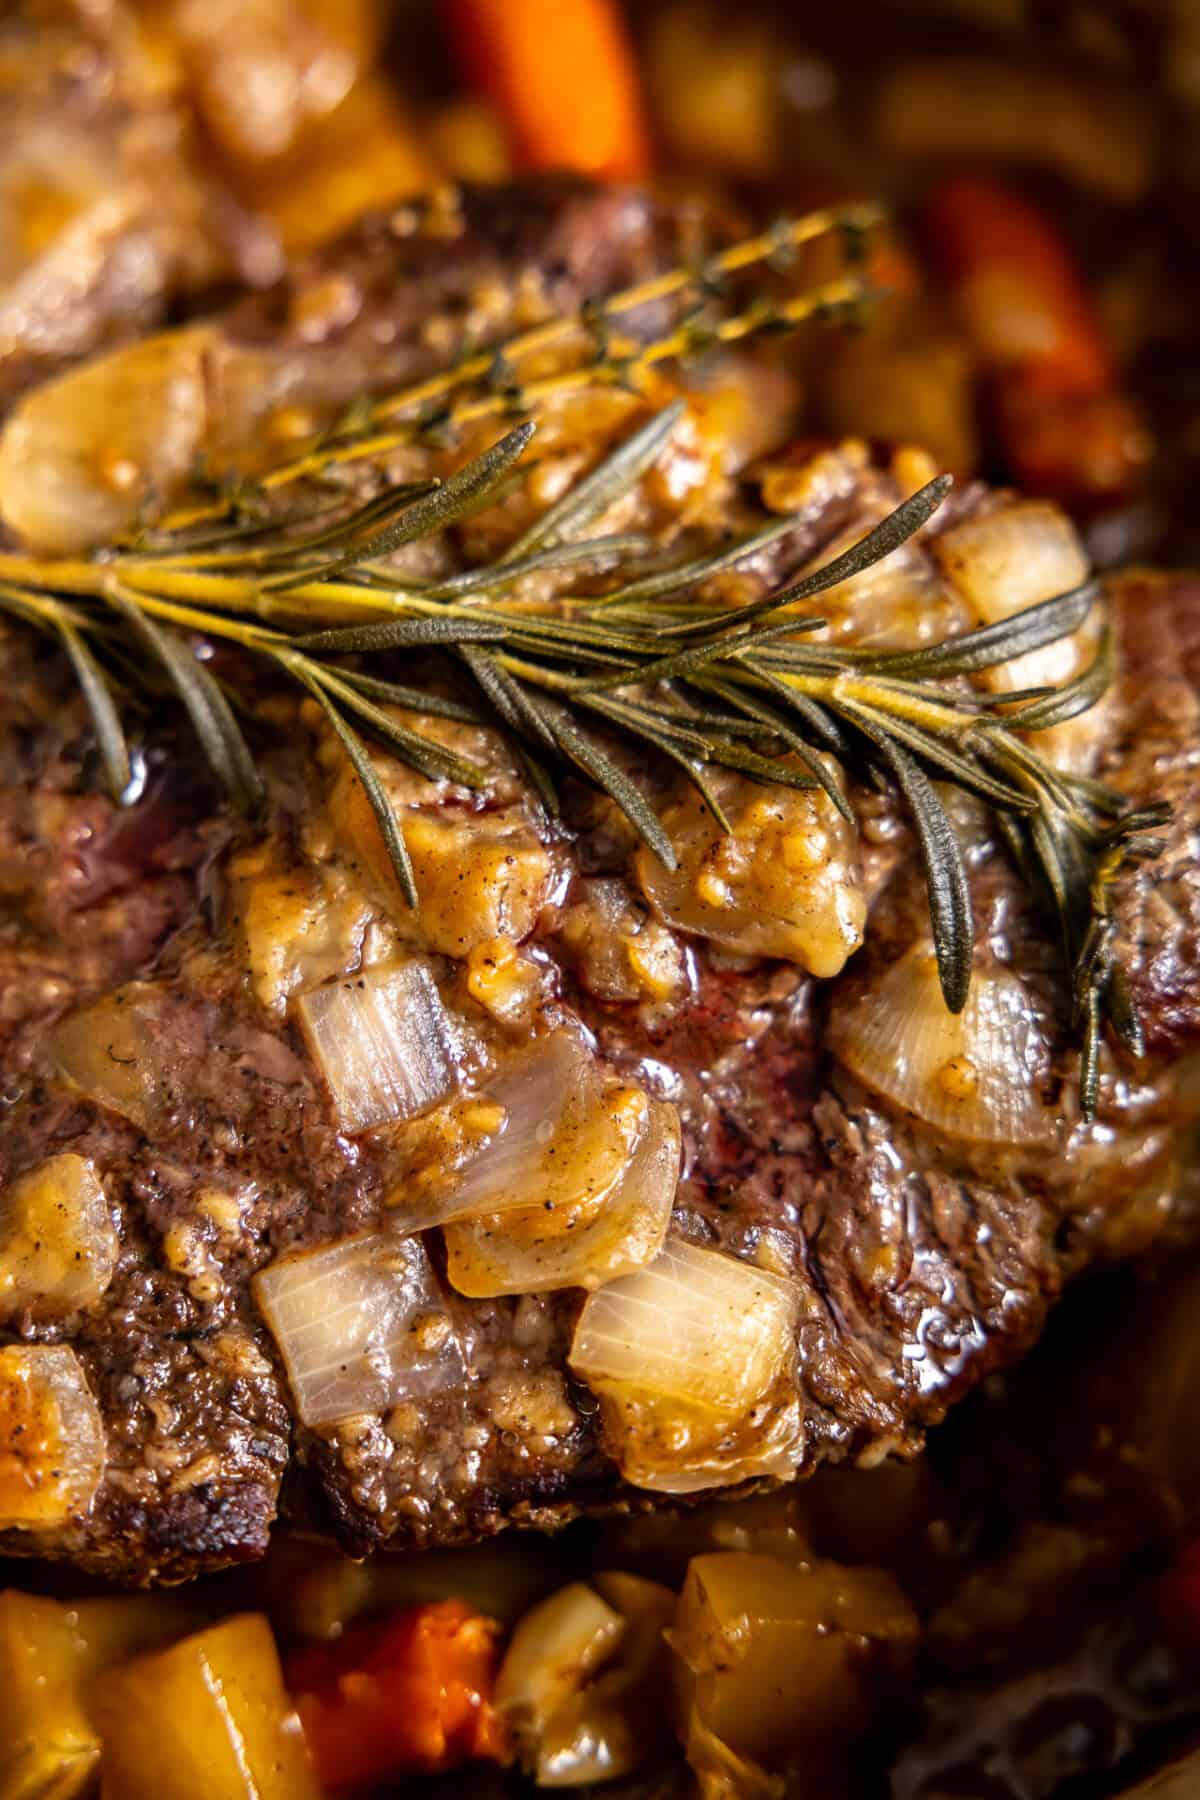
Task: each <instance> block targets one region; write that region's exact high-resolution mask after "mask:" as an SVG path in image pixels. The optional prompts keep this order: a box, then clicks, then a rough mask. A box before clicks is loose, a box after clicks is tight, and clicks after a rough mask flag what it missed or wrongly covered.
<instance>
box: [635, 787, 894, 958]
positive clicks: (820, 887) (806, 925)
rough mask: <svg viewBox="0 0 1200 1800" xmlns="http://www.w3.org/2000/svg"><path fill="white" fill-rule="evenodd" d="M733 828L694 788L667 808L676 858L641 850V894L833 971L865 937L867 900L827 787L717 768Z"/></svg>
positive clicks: (723, 937)
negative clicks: (669, 864) (669, 861)
mask: <svg viewBox="0 0 1200 1800" xmlns="http://www.w3.org/2000/svg"><path fill="white" fill-rule="evenodd" d="M710 780H711V782H712V786H713V789H714V791H715V793H716V796H717V799H718V800H719V801H720V803H721V805H722V806H723V808H724V809H725V812H726V815H727V816H728V819H729V823H730V825H731V827H732V830H731V831H729V832H728V833H726V832H723V831H722V830H721V828H720V826H719V825H718V824H717V822H716V820H715V819H714V818H713V816H712V813H711V812H710V811H709V808H708V806H707V804H706V802H705V801H704V800H703V799H702V797H701V796H700V794H699V793H697V792H696V790H695V789H689V790H688V792H687V794H686V795H685V796H684V797H683V798H682V799H680V800H678V801H676V802H675V803H674V805H672V806H668V807H667V808H666V809H665V810H664V812H663V824H664V826H665V827H666V831H667V835H668V836H669V838H670V839H671V842H672V844H673V845H674V847H675V853H676V856H677V857H678V859H679V866H678V868H677V869H675V870H673V871H672V870H670V869H668V868H666V867H665V866H664V864H662V863H661V862H660V861H659V860H658V858H657V857H656V856H655V854H654V852H653V851H652V850H651V849H650V848H649V846H648V845H645V844H643V845H641V846H640V848H639V849H638V851H637V855H636V860H635V869H636V874H637V879H638V881H639V883H640V884H641V888H642V892H643V893H644V894H645V896H646V898H647V899H648V900H649V902H650V904H651V906H652V907H653V908H654V910H655V912H656V913H657V914H658V915H659V917H660V918H661V919H663V920H665V922H666V923H667V924H668V925H674V926H676V927H678V928H679V929H680V930H682V931H690V932H696V933H698V934H699V935H700V936H702V937H706V938H710V939H711V940H712V941H713V942H714V943H716V944H720V945H722V946H723V947H724V948H726V949H728V950H734V951H741V952H743V953H745V954H746V955H750V956H779V957H784V958H786V959H787V960H788V961H789V962H795V963H799V964H800V966H801V967H802V968H804V969H807V970H808V971H809V973H810V974H812V975H818V976H822V977H828V976H832V975H836V974H837V973H838V972H839V970H840V969H841V968H842V966H843V964H844V963H845V961H846V959H847V957H848V956H850V955H852V954H853V952H854V951H855V950H857V949H858V947H859V945H860V944H861V943H862V935H863V924H864V922H865V919H866V902H865V900H864V898H863V892H862V884H861V875H860V870H859V860H858V839H857V834H856V832H855V829H854V827H853V826H852V825H851V824H849V823H848V822H847V821H846V820H845V819H843V818H842V816H841V814H840V813H839V812H838V810H837V808H836V807H835V806H834V804H833V802H832V801H831V800H830V798H829V796H828V795H827V794H825V793H824V792H823V791H821V790H820V789H805V790H798V789H795V788H788V787H763V786H761V785H759V784H758V783H756V782H752V781H749V780H747V779H745V778H744V777H743V776H740V775H735V774H731V773H728V772H726V771H724V770H717V771H714V772H712V773H711V774H710Z"/></svg>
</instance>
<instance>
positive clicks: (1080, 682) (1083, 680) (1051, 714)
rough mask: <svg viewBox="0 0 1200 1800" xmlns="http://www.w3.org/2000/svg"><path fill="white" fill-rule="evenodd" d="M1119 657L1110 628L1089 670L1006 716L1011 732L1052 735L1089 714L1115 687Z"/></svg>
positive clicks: (1106, 631)
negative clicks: (1113, 683)
mask: <svg viewBox="0 0 1200 1800" xmlns="http://www.w3.org/2000/svg"><path fill="white" fill-rule="evenodd" d="M1115 672H1116V657H1115V649H1114V645H1113V635H1112V632H1111V631H1110V630H1109V629H1108V627H1107V626H1106V627H1105V628H1104V631H1103V632H1102V633H1101V637H1100V643H1099V647H1098V649H1097V651H1096V655H1095V656H1094V657H1093V659H1092V661H1091V662H1090V663H1089V664H1088V666H1087V668H1086V669H1082V670H1080V672H1079V674H1078V675H1076V676H1075V678H1074V680H1072V681H1068V682H1067V683H1066V684H1065V686H1063V687H1061V688H1054V689H1052V690H1051V691H1050V693H1049V694H1047V695H1046V696H1045V697H1044V698H1043V699H1041V700H1035V701H1033V702H1032V703H1031V704H1030V705H1028V706H1023V707H1021V708H1020V709H1019V710H1018V711H1013V712H1008V713H1005V715H1004V723H1005V724H1006V725H1007V727H1008V729H1009V730H1010V731H1051V730H1053V728H1054V727H1055V726H1056V725H1065V724H1066V722H1067V720H1068V719H1076V718H1078V717H1079V715H1080V714H1081V713H1085V712H1088V711H1089V710H1090V709H1091V708H1092V707H1093V706H1095V705H1096V704H1097V702H1098V701H1099V700H1101V699H1102V698H1103V696H1104V694H1105V693H1106V692H1107V690H1108V688H1109V687H1111V685H1112V679H1113V675H1114V674H1115Z"/></svg>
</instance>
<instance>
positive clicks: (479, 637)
mask: <svg viewBox="0 0 1200 1800" xmlns="http://www.w3.org/2000/svg"><path fill="white" fill-rule="evenodd" d="M507 636H508V630H507V627H506V626H504V625H502V624H501V623H500V622H499V621H498V620H495V619H460V618H457V617H454V616H451V617H448V618H428V619H385V620H384V621H383V622H382V623H381V624H378V625H346V626H342V627H339V628H338V629H336V630H333V631H309V632H305V633H304V634H303V635H302V636H299V637H293V638H290V639H289V642H290V644H291V646H292V648H293V649H294V650H305V651H309V650H331V651H334V652H335V653H337V654H339V655H341V654H345V653H347V652H349V651H368V650H419V649H428V648H432V647H434V646H438V645H446V644H495V643H498V642H500V641H501V640H502V639H504V638H505V637H507Z"/></svg>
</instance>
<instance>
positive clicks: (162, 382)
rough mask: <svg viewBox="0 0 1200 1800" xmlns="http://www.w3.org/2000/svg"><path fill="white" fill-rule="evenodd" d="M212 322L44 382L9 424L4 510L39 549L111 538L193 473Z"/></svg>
mask: <svg viewBox="0 0 1200 1800" xmlns="http://www.w3.org/2000/svg"><path fill="white" fill-rule="evenodd" d="M212 341H213V332H212V330H211V329H210V328H209V327H207V326H202V325H201V326H191V327H189V328H188V329H187V330H183V331H171V332H163V333H161V335H159V336H157V337H149V338H145V339H143V340H142V342H141V343H139V344H133V345H130V346H129V348H127V349H123V350H116V351H113V352H111V353H110V354H109V355H106V356H101V357H98V358H97V359H96V360H95V361H94V362H89V363H85V364H84V365H83V366H82V367H81V368H78V369H71V370H69V371H68V372H67V373H66V374H65V375H60V376H58V377H56V378H55V379H54V380H52V381H47V382H45V383H43V385H42V386H40V387H36V388H34V389H33V390H32V391H31V392H30V393H29V394H27V395H26V396H25V398H24V399H23V400H22V401H21V402H20V403H19V405H18V406H17V408H16V410H15V411H14V412H13V413H12V414H11V415H10V417H9V419H8V421H7V423H6V424H5V426H4V429H3V431H2V432H0V517H3V519H4V521H5V523H6V524H7V525H8V526H9V527H10V529H11V530H13V531H14V532H16V534H17V535H18V537H20V538H23V539H24V540H25V541H26V542H27V543H28V544H30V545H31V546H32V547H33V548H34V549H36V550H41V551H48V552H50V553H57V554H64V555H70V554H72V553H74V552H76V551H79V550H86V549H88V548H90V546H91V545H93V544H98V543H109V542H111V540H112V539H113V538H115V537H119V536H120V535H121V533H122V532H124V531H126V530H127V529H128V528H129V527H130V526H131V525H132V524H133V522H134V520H135V519H136V518H137V516H138V513H139V510H140V509H141V507H142V506H143V505H144V504H145V501H146V499H147V497H148V496H149V495H150V494H151V493H153V494H155V495H156V496H159V497H161V496H164V495H170V494H172V493H174V492H175V491H177V490H178V488H179V486H180V484H181V483H182V482H183V481H185V480H186V478H187V477H188V476H189V475H190V473H191V471H192V468H193V466H194V464H195V460H196V455H197V453H198V451H199V450H200V447H201V445H202V443H203V441H204V432H205V428H206V425H207V397H206V391H205V357H206V354H207V352H208V350H209V348H210V345H211V343H212Z"/></svg>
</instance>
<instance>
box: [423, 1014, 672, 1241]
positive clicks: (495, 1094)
mask: <svg viewBox="0 0 1200 1800" xmlns="http://www.w3.org/2000/svg"><path fill="white" fill-rule="evenodd" d="M480 1099H481V1100H482V1101H483V1102H486V1103H487V1105H488V1107H489V1108H491V1109H492V1111H493V1114H494V1117H495V1129H494V1130H493V1131H491V1132H490V1133H487V1134H485V1135H483V1137H482V1140H481V1142H480V1143H479V1145H478V1147H477V1149H476V1150H475V1153H474V1154H473V1155H469V1156H468V1158H467V1160H466V1162H465V1164H464V1166H462V1168H461V1169H460V1170H459V1171H458V1173H457V1174H450V1175H448V1177H447V1179H446V1180H445V1181H444V1182H442V1183H441V1192H440V1193H438V1194H437V1195H436V1197H435V1199H434V1200H433V1201H432V1202H430V1203H427V1202H425V1201H424V1200H422V1202H421V1204H420V1207H419V1209H418V1210H417V1212H415V1213H414V1212H411V1211H410V1212H408V1213H406V1212H405V1210H404V1207H403V1204H401V1207H400V1209H399V1212H398V1215H397V1223H398V1225H399V1226H400V1227H401V1229H409V1230H417V1229H420V1228H423V1227H424V1226H426V1225H430V1224H434V1223H438V1224H441V1223H448V1222H449V1221H451V1220H453V1219H465V1218H478V1217H481V1216H482V1215H484V1214H489V1213H502V1212H509V1211H514V1210H518V1209H522V1208H528V1207H530V1206H537V1207H538V1208H540V1210H541V1212H542V1217H543V1223H544V1227H545V1229H546V1230H547V1231H550V1232H557V1231H561V1230H565V1229H566V1228H567V1221H568V1220H573V1221H574V1222H575V1223H576V1224H577V1223H578V1222H579V1221H580V1220H581V1219H582V1218H585V1217H587V1218H591V1217H593V1216H594V1215H595V1214H596V1213H597V1212H598V1211H599V1209H600V1208H601V1207H602V1206H603V1205H604V1203H605V1202H606V1201H607V1200H608V1199H609V1197H610V1196H611V1195H612V1194H613V1193H614V1192H615V1191H616V1189H617V1186H618V1184H619V1183H620V1182H621V1181H622V1180H623V1178H624V1176H625V1172H626V1170H627V1169H628V1167H629V1163H630V1159H631V1157H632V1156H633V1153H634V1151H635V1149H636V1148H637V1145H638V1143H639V1141H640V1139H641V1137H642V1135H643V1133H644V1131H645V1127H646V1118H647V1113H648V1108H649V1103H648V1101H647V1099H646V1096H645V1095H644V1094H643V1093H642V1092H641V1090H640V1089H639V1088H629V1087H617V1086H609V1085H606V1084H605V1082H604V1079H603V1076H602V1074H601V1072H600V1069H599V1066H598V1065H597V1063H596V1061H595V1058H594V1057H593V1056H592V1054H591V1052H590V1051H589V1049H588V1048H587V1045H586V1044H585V1043H584V1042H583V1040H582V1039H581V1038H579V1037H577V1036H576V1035H575V1033H574V1032H573V1031H569V1030H567V1029H565V1028H560V1029H558V1030H555V1031H550V1032H548V1033H547V1034H546V1035H545V1036H544V1037H542V1038H539V1039H538V1040H537V1041H536V1042H535V1043H534V1044H532V1045H531V1046H530V1047H529V1048H528V1049H526V1050H523V1051H521V1052H519V1053H518V1054H517V1055H515V1056H513V1057H512V1058H510V1059H509V1060H508V1061H507V1062H506V1063H505V1064H504V1065H503V1066H502V1067H501V1069H500V1071H499V1072H498V1074H497V1075H496V1076H495V1077H494V1078H493V1080H492V1081H490V1082H489V1083H488V1085H487V1088H486V1089H485V1091H484V1093H483V1094H482V1095H481V1096H480Z"/></svg>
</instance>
